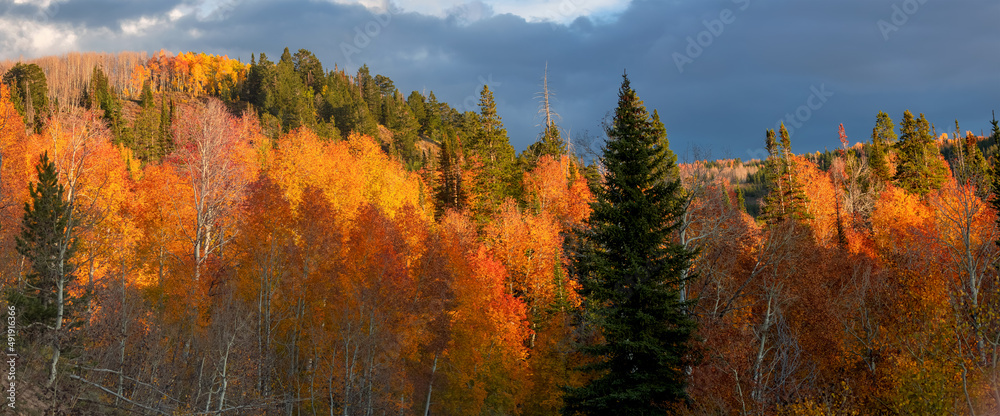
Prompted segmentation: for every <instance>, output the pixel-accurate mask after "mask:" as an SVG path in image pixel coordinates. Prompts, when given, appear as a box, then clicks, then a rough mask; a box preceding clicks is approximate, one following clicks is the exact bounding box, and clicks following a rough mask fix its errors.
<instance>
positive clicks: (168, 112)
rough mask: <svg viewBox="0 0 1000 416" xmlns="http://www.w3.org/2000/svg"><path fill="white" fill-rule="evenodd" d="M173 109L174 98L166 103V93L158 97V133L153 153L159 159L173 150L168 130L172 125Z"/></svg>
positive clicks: (170, 134)
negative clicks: (154, 152)
mask: <svg viewBox="0 0 1000 416" xmlns="http://www.w3.org/2000/svg"><path fill="white" fill-rule="evenodd" d="M175 111H176V110H175V108H174V100H170V104H169V105H167V95H166V94H163V96H162V97H160V124H159V126H160V132H159V133H160V134H159V136H158V139H159V140H158V141H157V146H156V154H155V156H156V158H157V159H161V158H163V157H165V156H166V155H168V154H170V152H171V151H173V147H174V138H173V133H172V132H171V131H170V130H171V127H172V126H173V122H174V112H175Z"/></svg>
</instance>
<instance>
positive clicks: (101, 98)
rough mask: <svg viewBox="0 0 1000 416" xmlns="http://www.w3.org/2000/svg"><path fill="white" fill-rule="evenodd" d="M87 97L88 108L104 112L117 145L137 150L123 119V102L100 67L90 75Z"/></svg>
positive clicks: (105, 119) (95, 68) (96, 67)
mask: <svg viewBox="0 0 1000 416" xmlns="http://www.w3.org/2000/svg"><path fill="white" fill-rule="evenodd" d="M87 97H88V98H89V101H88V102H87V103H86V104H87V108H90V109H100V110H102V111H103V112H104V116H103V118H104V121H105V122H106V123H108V127H110V128H111V133H112V134H113V135H114V140H115V144H124V145H126V146H128V147H129V148H132V149H133V150H136V149H135V147H134V143H133V140H132V137H131V135H130V132H129V131H128V128H127V127H126V125H125V120H123V119H122V105H121V102H120V101H119V99H118V96H117V95H115V93H114V91H112V90H111V85H110V84H109V83H108V77H107V75H105V74H104V71H103V70H101V67H99V66H95V67H94V70H93V72H92V73H91V75H90V89H89V93H88V95H87Z"/></svg>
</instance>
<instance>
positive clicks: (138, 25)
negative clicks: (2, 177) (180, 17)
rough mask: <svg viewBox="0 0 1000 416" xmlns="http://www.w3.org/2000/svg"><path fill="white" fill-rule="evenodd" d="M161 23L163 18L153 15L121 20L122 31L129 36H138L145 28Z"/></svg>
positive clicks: (144, 31) (143, 32)
mask: <svg viewBox="0 0 1000 416" xmlns="http://www.w3.org/2000/svg"><path fill="white" fill-rule="evenodd" d="M162 23H163V20H161V19H159V18H154V17H147V16H143V17H140V18H138V19H130V20H123V21H122V22H121V28H122V33H124V34H126V35H129V36H140V35H143V34H145V33H146V30H147V29H149V28H151V27H154V26H159V25H160V24H162Z"/></svg>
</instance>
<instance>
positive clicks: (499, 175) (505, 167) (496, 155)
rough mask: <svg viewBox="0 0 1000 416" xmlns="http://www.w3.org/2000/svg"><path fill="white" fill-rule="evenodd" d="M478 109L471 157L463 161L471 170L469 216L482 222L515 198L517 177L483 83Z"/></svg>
mask: <svg viewBox="0 0 1000 416" xmlns="http://www.w3.org/2000/svg"><path fill="white" fill-rule="evenodd" d="M479 111H480V112H479V115H478V116H477V117H476V120H477V121H478V123H476V124H477V125H476V132H475V134H474V135H473V137H472V140H471V143H469V147H468V150H469V152H468V154H470V155H471V156H472V157H471V158H468V159H467V160H466V162H467V163H470V165H471V166H470V167H471V169H472V170H474V171H475V174H474V175H473V176H474V178H475V181H474V183H473V186H472V188H473V189H472V191H473V194H475V199H474V201H475V202H474V204H473V215H474V216H475V218H476V219H477V220H478V221H480V222H485V221H486V220H487V219H489V218H491V217H492V216H493V214H494V213H496V211H497V210H498V209H499V208H500V205H501V204H503V202H504V200H505V199H507V198H508V197H511V198H515V199H517V197H518V196H519V194H520V189H521V178H520V175H519V174H518V171H517V165H516V164H515V162H516V159H515V156H514V148H513V147H512V146H511V145H510V141H509V140H508V138H507V130H506V129H504V127H503V122H502V121H501V120H500V116H499V115H498V114H497V109H496V102H494V100H493V92H492V91H490V88H489V87H488V86H485V85H484V86H483V91H482V93H481V94H480V98H479Z"/></svg>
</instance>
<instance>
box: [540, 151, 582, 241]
mask: <svg viewBox="0 0 1000 416" xmlns="http://www.w3.org/2000/svg"><path fill="white" fill-rule="evenodd" d="M524 183H525V188H526V190H527V191H528V194H529V195H530V196H531V198H532V199H533V202H534V203H535V204H537V207H538V209H539V210H541V211H545V212H548V213H549V214H550V215H552V216H553V217H554V218H555V219H556V221H558V223H559V224H561V225H563V226H564V227H566V226H568V225H570V224H573V225H577V224H581V223H582V222H583V221H584V220H585V219H586V218H588V217H589V216H590V203H591V202H593V201H594V195H593V194H592V193H591V192H590V188H589V187H588V186H587V181H586V179H584V178H583V176H582V175H580V172H579V170H578V168H577V166H576V164H575V163H574V162H573V161H572V160H571V159H570V157H569V156H566V155H563V156H562V157H560V158H559V159H554V158H552V156H549V155H545V156H542V157H541V158H540V159H539V160H538V165H537V167H535V169H534V170H532V171H531V172H526V173H525V174H524Z"/></svg>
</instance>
